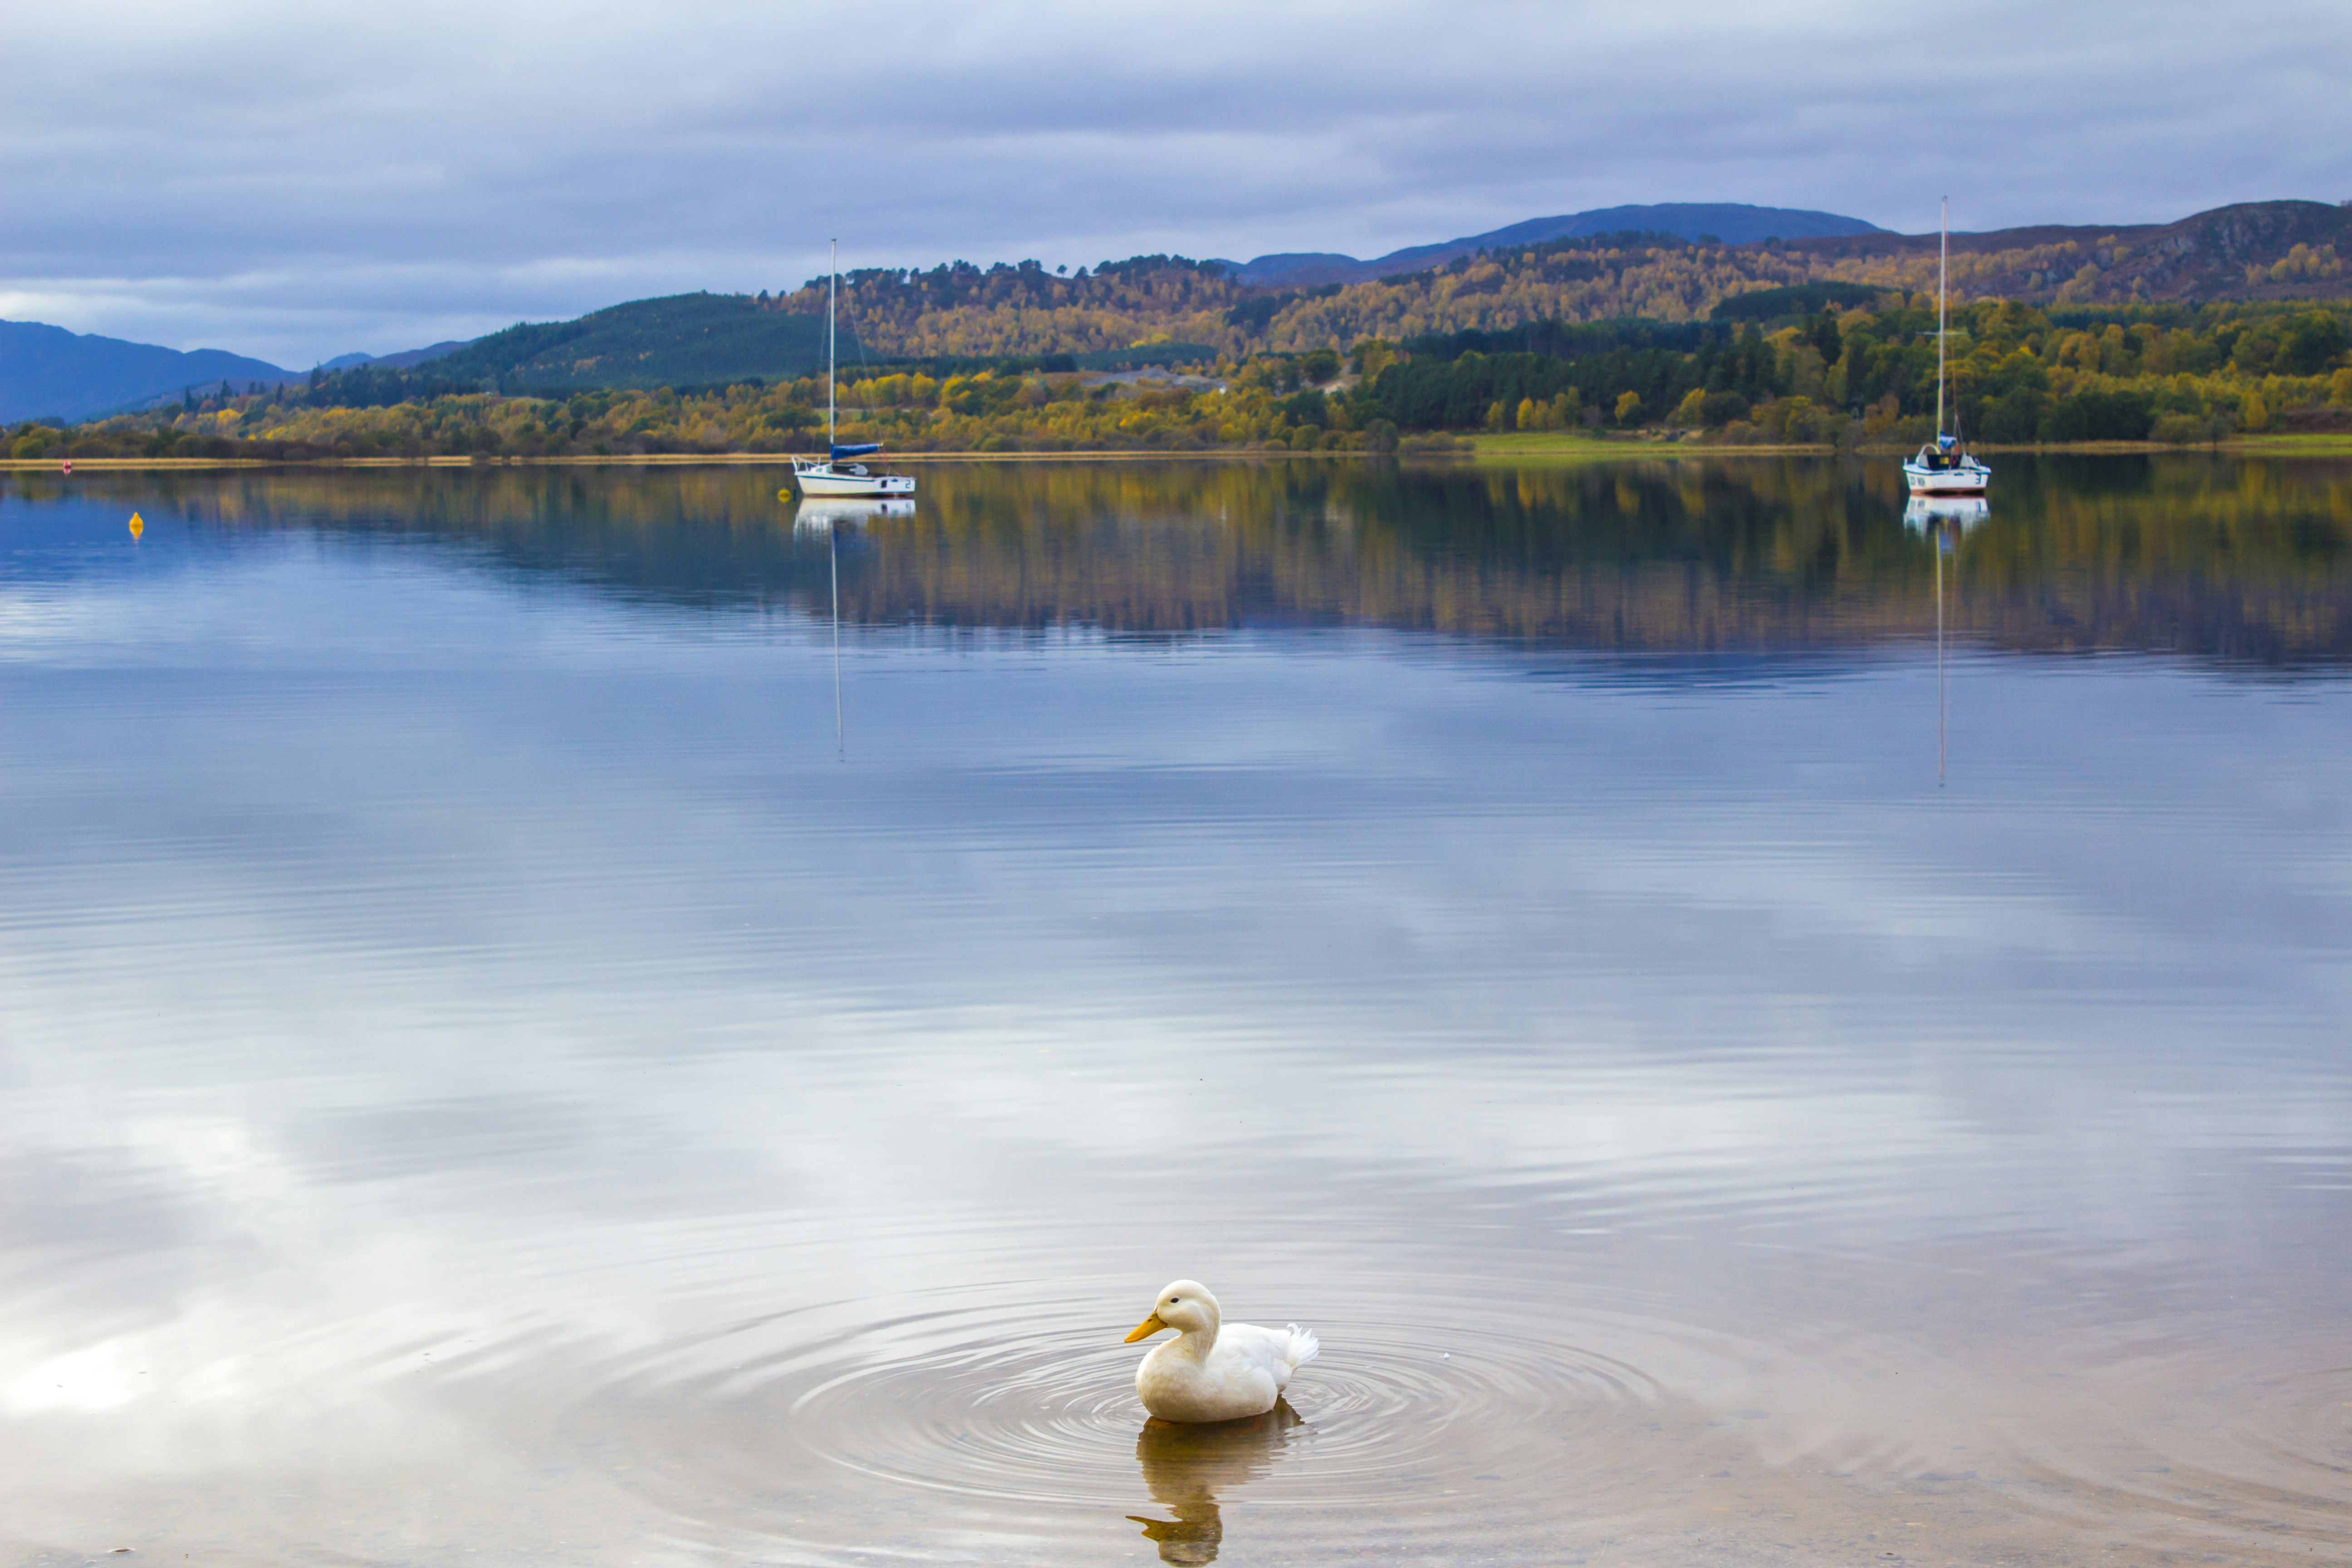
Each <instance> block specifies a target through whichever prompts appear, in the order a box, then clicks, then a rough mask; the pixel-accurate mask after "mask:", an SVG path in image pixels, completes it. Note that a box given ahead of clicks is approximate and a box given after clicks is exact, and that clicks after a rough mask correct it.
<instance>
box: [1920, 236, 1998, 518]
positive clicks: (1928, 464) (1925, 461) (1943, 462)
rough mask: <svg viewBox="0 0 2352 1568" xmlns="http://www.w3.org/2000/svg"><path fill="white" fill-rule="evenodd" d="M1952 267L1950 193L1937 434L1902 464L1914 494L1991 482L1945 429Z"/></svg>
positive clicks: (1942, 259) (1942, 260) (1968, 489)
mask: <svg viewBox="0 0 2352 1568" xmlns="http://www.w3.org/2000/svg"><path fill="white" fill-rule="evenodd" d="M1951 270H1952V202H1951V198H1950V197H1949V196H1947V197H1945V198H1944V209H1943V234H1942V237H1941V239H1940V240H1939V241H1938V244H1937V265H1936V438H1935V439H1934V440H1933V441H1930V442H1928V443H1927V445H1926V446H1924V447H1920V448H1919V452H1918V455H1917V456H1916V457H1915V458H1912V459H1911V460H1910V461H1909V462H1907V463H1906V464H1904V465H1903V482H1904V483H1905V484H1906V485H1907V486H1909V487H1910V490H1911V493H1912V494H1913V495H1915V496H1935V497H1944V496H1980V495H1982V494H1984V493H1985V488H1986V487H1987V486H1989V485H1990V484H1991V483H1992V470H1991V469H1990V468H1986V467H1985V466H1984V465H1983V464H1982V463H1980V462H1979V461H1977V459H1976V458H1972V457H1970V456H1969V449H1968V447H1966V446H1964V445H1963V444H1962V443H1961V441H1960V438H1959V437H1958V436H1948V435H1946V434H1945V433H1944V320H1945V317H1944V289H1945V284H1946V281H1947V279H1948V278H1949V277H1950V274H1951Z"/></svg>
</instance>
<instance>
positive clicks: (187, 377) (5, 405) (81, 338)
mask: <svg viewBox="0 0 2352 1568" xmlns="http://www.w3.org/2000/svg"><path fill="white" fill-rule="evenodd" d="M296 379H298V377H297V374H296V373H294V372H292V371H289V370H281V369H279V368H278V366H276V365H274V364H270V363H267V362H266V361H263V360H257V359H247V358H246V357H245V356H244V355H242V354H233V353H226V351H224V350H221V349H197V350H194V352H192V353H182V352H181V351H179V350H178V349H167V348H159V347H157V346H156V345H155V344H153V343H133V342H124V341H123V340H121V338H101V337H96V336H86V335H84V334H82V333H79V332H69V331H66V329H65V328H63V327H50V326H44V325H42V324H41V323H40V322H38V321H0V420H6V421H14V420H19V419H34V418H41V417H46V416H49V415H56V416H58V417H59V418H63V419H87V418H89V417H90V416H93V415H99V414H105V413H109V412H110V411H112V410H114V409H117V408H122V407H126V406H128V405H131V404H134V403H144V402H147V401H150V400H152V399H153V398H156V397H160V396H163V395H167V394H177V393H179V392H181V391H182V390H184V389H185V388H189V387H194V389H195V390H196V391H197V392H199V393H202V392H204V391H205V390H207V389H216V388H218V387H219V385H220V384H221V383H222V382H223V381H229V382H233V383H235V384H236V388H237V390H238V391H240V392H242V391H244V390H245V388H246V387H247V384H250V383H253V382H261V383H264V384H268V385H272V386H274V385H276V384H278V383H280V382H285V381H293V380H296Z"/></svg>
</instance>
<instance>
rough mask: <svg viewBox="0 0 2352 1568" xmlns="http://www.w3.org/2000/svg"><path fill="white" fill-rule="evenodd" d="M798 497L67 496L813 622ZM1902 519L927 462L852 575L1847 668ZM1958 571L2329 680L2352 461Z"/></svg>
mask: <svg viewBox="0 0 2352 1568" xmlns="http://www.w3.org/2000/svg"><path fill="white" fill-rule="evenodd" d="M784 482H785V478H784V476H783V475H782V473H781V472H780V471H778V470H776V469H773V468H614V469H597V468H478V469H469V470H457V471H452V470H447V469H441V470H426V469H418V468H391V469H382V470H360V471H352V470H299V469H298V470H289V471H286V472H256V471H239V472H235V473H229V474H201V473H197V474H173V475H163V476H152V475H136V476H132V475H100V476H96V477H94V478H93V479H90V480H89V481H88V482H87V483H85V482H84V481H82V480H80V479H77V480H75V481H74V485H75V493H76V494H77V495H79V496H81V497H84V498H88V497H89V496H91V495H92V494H94V493H102V492H103V490H104V489H106V488H107V487H109V486H111V487H114V488H117V489H122V490H123V491H124V493H125V495H126V497H127V498H131V499H135V500H138V501H139V502H140V503H141V504H146V505H148V506H149V510H150V512H151V515H152V512H153V511H155V510H159V509H163V508H176V509H177V510H180V511H182V512H183V513H184V514H185V515H188V516H190V517H192V518H194V519H195V520H197V521H201V522H203V523H205V524H208V525H212V526H217V527H226V528H241V527H287V526H320V525H324V526H327V527H331V528H334V529H337V530H341V531H354V532H363V533H368V534H378V533H394V534H405V535H413V536H418V537H425V538H430V539H435V540H441V541H451V540H455V541H460V542H467V543H469V544H472V545H474V546H476V547H478V548H479V549H480V550H482V551H483V552H485V554H486V555H487V556H488V558H489V559H490V560H492V561H493V562H494V563H496V564H498V565H499V566H502V567H503V568H505V569H507V570H509V571H512V572H515V573H518V574H550V575H556V576H561V577H565V578H570V579H572V580H574V581H579V582H583V583H586V584H592V585H594V586H597V587H599V588H601V589H604V590H606V591H610V592H614V593H617V594H622V595H627V596H631V597H643V598H648V599H654V600H659V601H667V602H670V603H677V604H688V605H713V606H718V605H734V606H740V605H766V604H779V605H791V606H793V607H805V606H811V605H814V604H815V603H816V602H817V601H818V600H820V599H821V598H822V597H823V596H824V558H823V551H822V550H821V549H818V548H816V547H815V546H814V545H812V544H810V543H809V542H800V543H798V544H796V543H795V542H794V541H793V537H792V534H791V530H790V527H789V522H790V518H791V510H792V509H791V506H790V504H789V503H788V502H779V501H778V500H777V499H776V491H777V488H778V487H779V486H780V485H782V484H783V483H784ZM14 488H15V489H17V490H18V491H19V492H20V493H25V494H27V495H34V494H38V493H41V491H42V490H43V489H47V490H48V491H49V492H50V493H55V490H56V481H54V480H52V479H46V478H42V479H33V478H31V477H27V478H26V479H19V480H17V481H16V482H15V486H14ZM151 503H152V504H151ZM1902 506H1903V498H1902V496H1901V494H1900V492H1899V487H1898V484H1897V479H1896V474H1895V468H1894V466H1893V465H1891V464H1889V463H1886V462H1883V461H1861V462H1834V461H1828V460H1822V459H1808V458H1759V459H1744V460H1685V461H1654V462H1641V463H1611V464H1588V465H1579V466H1563V467H1557V468H1536V467H1483V466H1481V467H1472V466H1467V465H1464V466H1458V467H1453V468H1401V467H1398V466H1396V465H1392V464H1384V463H1354V462H1335V463H1320V462H1305V463H1287V462H1271V463H1108V464H1095V463H1040V464H1004V465H973V466H969V467H948V466H942V467H938V468H930V469H928V470H927V471H926V474H925V482H924V495H923V498H922V500H921V501H920V503H919V506H918V508H917V510H916V514H915V515H914V516H913V517H911V518H908V519H903V520H888V521H880V522H877V523H876V524H874V525H872V526H871V527H870V528H869V529H868V530H867V531H866V535H865V542H864V545H863V546H862V547H861V548H859V549H856V550H854V551H848V552H846V553H845V559H844V563H843V584H842V591H843V608H844V612H845V614H846V615H848V616H851V617H853V618H854V619H856V620H862V621H866V622H876V623H891V624H906V623H913V624H919V625H927V626H970V627H1002V628H1031V629H1044V628H1051V627H1060V626H1086V627H1090V628H1097V629H1101V630H1107V631H1111V632H1120V633H1129V634H1145V635H1171V634H1172V635H1181V634H1183V633H1186V632H1190V631H1195V630H1201V629H1205V628H1213V627H1227V626H1243V625H1250V624H1284V623H1292V624H1308V625H1332V626H1341V625H1369V626H1392V627H1405V628H1415V629H1425V630H1432V631H1438V632H1446V633H1454V634H1461V635H1468V636H1475V637H1498V638H1505V639H1511V640H1523V641H1528V642H1531V643H1536V644H1539V645H1548V646H1556V647H1584V648H1595V649H1615V650H1638V651H1669V650H1690V649H1791V648H1802V647H1813V646H1848V645H1853V644H1856V643H1868V642H1873V641H1878V640H1883V639H1886V638H1891V637H1924V636H1929V635H1932V631H1933V604H1932V595H1931V594H1930V592H1929V578H1930V576H1931V574H1932V570H1933V564H1932V557H1931V555H1930V553H1929V548H1928V545H1927V542H1926V541H1925V540H1923V539H1921V538H1919V537H1918V536H1917V535H1916V534H1913V533H1910V532H1908V531H1906V530H1905V528H1904V527H1903V525H1902V522H1901V515H1902ZM845 544H846V542H845ZM1956 565H1957V566H1958V579H1957V587H1956V589H1955V592H1954V595H1953V598H1952V602H1951V604H1950V606H1949V609H1950V613H1951V616H1952V624H1953V626H1954V627H1955V629H1956V630H1957V631H1958V633H1959V634H1960V635H1962V636H1968V637H1979V638H1984V639H1989V640H1990V641H1991V642H1993V643H1995V644H1997V645H2000V646H2005V647H2020V648H2040V649H2069V648H2143V649H2144V648H2164V649H2177V650H2179V651H2182V652H2189V653H2197V654H2204V655H2210V656H2217V657H2221V658H2231V659H2248V660H2254V661H2258V662H2267V663H2273V664H2282V665H2292V664H2296V663H2302V662H2312V661H2334V660H2339V659H2343V658H2347V657H2352V464H2345V463H2338V462H2318V461H2288V460H2280V461H2242V460H2236V459H2229V458H2210V457H2190V456H2182V457H2164V458H2151V459H2139V458H2124V459H2096V458H2027V457H2022V456H2018V457H2011V458H2008V459H2005V460H2004V463H2003V465H2002V472H2001V474H2000V478H1999V479H1997V481H1996V488H1995V494H1994V499H1993V506H1992V516H1991V520H1990V521H1989V522H1988V523H1987V524H1985V525H1984V526H1983V527H1980V528H1977V529H1974V530H1972V531H1970V532H1969V536H1968V538H1967V539H1966V540H1965V541H1964V542H1962V543H1961V545H1960V549H1959V552H1958V559H1957V562H1956Z"/></svg>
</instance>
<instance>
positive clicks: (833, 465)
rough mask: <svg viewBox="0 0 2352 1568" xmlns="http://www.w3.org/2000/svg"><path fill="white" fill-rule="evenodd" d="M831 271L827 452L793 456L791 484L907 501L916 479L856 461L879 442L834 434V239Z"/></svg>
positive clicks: (818, 491) (837, 287)
mask: <svg viewBox="0 0 2352 1568" xmlns="http://www.w3.org/2000/svg"><path fill="white" fill-rule="evenodd" d="M831 263H832V272H831V274H830V277H829V279H828V281H827V283H826V285H825V291H824V443H825V446H826V447H827V448H828V451H827V453H826V456H825V458H824V461H822V462H820V461H818V460H817V459H816V458H793V483H794V484H796V485H798V486H799V487H800V490H801V494H802V495H803V496H808V497H812V498H813V497H816V496H867V497H877V498H879V497H893V498H898V499H901V500H910V499H912V498H913V496H914V493H915V481H914V480H913V479H911V478H909V477H908V476H907V475H905V474H886V473H882V472H879V471H877V469H875V468H870V467H868V466H867V465H866V464H865V463H863V462H861V461H859V460H858V459H860V458H870V457H872V456H873V455H874V454H875V453H877V452H879V451H880V450H881V449H882V443H881V442H879V441H861V442H857V443H856V444H854V445H851V446H846V447H845V446H843V445H842V444H841V442H840V440H839V439H838V438H837V437H835V434H834V426H835V395H834V333H835V319H836V316H837V313H838V312H837V306H838V303H839V300H840V295H841V242H840V241H838V240H835V242H834V244H833V249H832V253H831Z"/></svg>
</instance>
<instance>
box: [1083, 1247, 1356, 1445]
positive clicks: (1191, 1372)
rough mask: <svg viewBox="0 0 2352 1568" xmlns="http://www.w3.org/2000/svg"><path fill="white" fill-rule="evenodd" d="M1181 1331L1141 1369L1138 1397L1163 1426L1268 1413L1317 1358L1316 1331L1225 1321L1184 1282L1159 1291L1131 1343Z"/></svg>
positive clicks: (1200, 1291) (1203, 1294) (1201, 1291)
mask: <svg viewBox="0 0 2352 1568" xmlns="http://www.w3.org/2000/svg"><path fill="white" fill-rule="evenodd" d="M1163 1329H1174V1330H1176V1331H1177V1335H1176V1338H1175V1339H1174V1340H1172V1341H1171V1342H1169V1343H1167V1344H1164V1345H1160V1346H1157V1347H1155V1348H1154V1349H1153V1350H1152V1352H1151V1353H1150V1355H1147V1356H1145V1357H1144V1358H1143V1363H1142V1364H1141V1365H1139V1366H1138V1367H1137V1368H1136V1369H1135V1392H1136V1394H1137V1395H1138V1396H1139V1397H1140V1398H1141V1399H1142V1401H1143V1407H1144V1408H1145V1409H1146V1410H1149V1411H1150V1412H1151V1414H1152V1415H1157V1416H1158V1417H1160V1419H1161V1420H1162V1421H1195V1422H1197V1421H1239V1420H1241V1419H1243V1418H1244V1417H1245V1416H1250V1415H1265V1413H1266V1412H1267V1411H1269V1410H1271V1409H1273V1408H1274V1406H1275V1402H1276V1401H1277V1400H1279V1399H1280V1398H1281V1397H1282V1391H1283V1390H1284V1389H1286V1388H1287V1387H1289V1386H1290V1378H1291V1374H1292V1373H1296V1372H1297V1370H1298V1369H1299V1368H1300V1367H1301V1366H1304V1365H1305V1364H1306V1363H1308V1362H1310V1361H1313V1360H1314V1359H1315V1352H1316V1350H1317V1349H1318V1346H1317V1343H1316V1340H1315V1335H1314V1333H1313V1331H1310V1330H1307V1329H1302V1328H1300V1327H1299V1326H1298V1325H1297V1323H1292V1324H1290V1325H1288V1326H1287V1327H1286V1328H1280V1329H1262V1328H1260V1327H1258V1326H1257V1325H1256V1324H1255V1323H1227V1322H1224V1321H1222V1319H1221V1318H1220V1316H1219V1313H1218V1310H1217V1299H1216V1298H1215V1297H1214V1296H1212V1295H1211V1294H1209V1292H1208V1290H1207V1289H1206V1288H1205V1287H1203V1286H1201V1285H1199V1284H1196V1283H1194V1282H1193V1281H1192V1280H1190V1279H1179V1280H1178V1281H1176V1283H1174V1284H1173V1285H1171V1286H1169V1287H1168V1289H1165V1290H1162V1291H1161V1292H1160V1304H1159V1306H1158V1307H1157V1308H1156V1309H1155V1310H1153V1312H1152V1314H1151V1316H1150V1317H1149V1318H1146V1319H1144V1320H1143V1321H1142V1322H1141V1323H1139V1324H1138V1325H1137V1327H1136V1330H1135V1331H1134V1332H1133V1333H1131V1334H1129V1335H1128V1336H1127V1342H1128V1343H1129V1344H1133V1343H1134V1342H1136V1341H1138V1340H1143V1339H1149V1338H1150V1337H1151V1336H1152V1335H1153V1334H1156V1333H1158V1332H1160V1331H1161V1330H1163Z"/></svg>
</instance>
